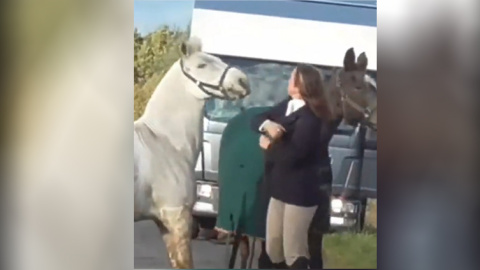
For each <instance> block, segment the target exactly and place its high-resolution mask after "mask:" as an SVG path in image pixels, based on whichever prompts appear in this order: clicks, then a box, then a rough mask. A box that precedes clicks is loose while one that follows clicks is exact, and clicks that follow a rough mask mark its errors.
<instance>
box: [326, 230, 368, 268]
mask: <svg viewBox="0 0 480 270" xmlns="http://www.w3.org/2000/svg"><path fill="white" fill-rule="evenodd" d="M323 243H324V251H323V252H324V263H325V268H328V269H338V268H341V269H376V268H377V234H376V233H359V234H355V233H335V234H329V235H326V236H325V238H324V242H323Z"/></svg>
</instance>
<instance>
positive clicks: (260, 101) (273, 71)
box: [205, 56, 331, 123]
mask: <svg viewBox="0 0 480 270" xmlns="http://www.w3.org/2000/svg"><path fill="white" fill-rule="evenodd" d="M219 57H220V58H222V60H223V61H225V62H226V63H228V64H230V65H232V66H236V67H239V68H240V69H242V70H243V71H244V72H245V73H246V74H247V76H248V78H249V80H250V87H251V90H252V92H251V94H250V95H249V96H248V97H246V98H244V99H242V100H236V101H226V100H219V99H210V100H208V101H207V104H206V106H205V115H206V117H207V118H208V119H210V120H211V121H218V122H225V123H226V122H228V121H229V120H230V119H231V118H233V117H234V116H235V115H237V114H238V113H239V112H240V111H241V110H242V109H248V108H253V107H268V106H273V105H274V104H276V103H278V102H280V101H282V100H283V99H285V98H286V97H287V87H288V80H289V79H290V74H291V73H292V71H293V69H294V68H295V64H291V63H284V62H275V61H265V60H257V59H245V58H237V57H229V56H219ZM316 67H317V68H319V69H321V70H322V72H323V76H324V78H325V79H326V80H329V79H330V76H331V68H326V67H320V66H316Z"/></svg>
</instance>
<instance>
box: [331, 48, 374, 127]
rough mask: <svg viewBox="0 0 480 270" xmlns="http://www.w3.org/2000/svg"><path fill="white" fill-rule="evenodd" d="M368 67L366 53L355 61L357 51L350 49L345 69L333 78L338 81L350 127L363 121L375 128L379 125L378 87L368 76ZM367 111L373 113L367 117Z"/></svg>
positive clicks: (345, 116) (344, 63) (344, 113)
mask: <svg viewBox="0 0 480 270" xmlns="http://www.w3.org/2000/svg"><path fill="white" fill-rule="evenodd" d="M367 65H368V59H367V55H366V54H365V52H362V53H361V54H360V55H359V56H358V58H356V59H355V51H354V49H353V48H350V49H348V50H347V52H346V53H345V57H344V59H343V68H342V69H340V70H339V71H338V72H336V73H335V74H334V75H333V78H332V79H334V80H336V83H337V87H339V90H340V93H341V95H343V102H342V111H343V118H344V120H345V123H346V124H349V125H357V124H358V123H359V122H360V121H362V120H366V121H367V122H370V124H373V125H374V126H376V124H377V114H376V107H377V95H376V90H377V89H376V88H377V87H376V82H375V81H374V80H373V79H372V78H371V77H370V76H368V75H367ZM365 109H369V111H371V113H370V114H368V115H367V116H366V115H365V111H364V110H365ZM365 118H366V119H365Z"/></svg>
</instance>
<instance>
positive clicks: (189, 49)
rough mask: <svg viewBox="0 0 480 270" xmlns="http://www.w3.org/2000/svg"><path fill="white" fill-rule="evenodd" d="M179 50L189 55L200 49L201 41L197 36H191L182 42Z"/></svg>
mask: <svg viewBox="0 0 480 270" xmlns="http://www.w3.org/2000/svg"><path fill="white" fill-rule="evenodd" d="M180 50H181V52H182V54H183V55H185V56H190V55H192V54H194V53H196V52H200V51H202V42H201V41H200V39H199V38H197V37H191V38H190V39H189V40H188V41H186V42H185V41H184V42H182V45H181V47H180Z"/></svg>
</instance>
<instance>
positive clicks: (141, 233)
mask: <svg viewBox="0 0 480 270" xmlns="http://www.w3.org/2000/svg"><path fill="white" fill-rule="evenodd" d="M134 236H135V252H134V253H135V269H153V268H156V269H161V268H164V269H165V268H170V264H169V263H168V259H167V251H166V248H165V244H164V243H163V241H162V237H161V236H160V232H159V231H158V229H157V227H156V226H155V224H154V223H153V222H150V221H141V222H136V223H135V234H134ZM226 249H227V247H226V246H225V245H215V244H212V243H210V242H207V241H201V240H195V241H194V242H193V260H194V266H195V268H197V269H219V268H220V269H221V268H226V267H227V261H226V252H227V250H226ZM255 250H256V252H255V253H256V254H258V253H259V252H258V251H259V250H260V248H259V247H256V248H255ZM239 261H240V260H239V259H237V264H238V263H239ZM256 261H257V259H256V258H255V259H254V263H253V266H252V268H256Z"/></svg>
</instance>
